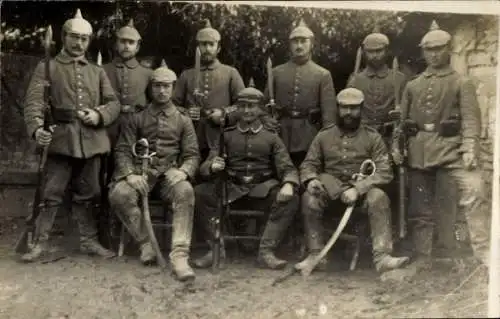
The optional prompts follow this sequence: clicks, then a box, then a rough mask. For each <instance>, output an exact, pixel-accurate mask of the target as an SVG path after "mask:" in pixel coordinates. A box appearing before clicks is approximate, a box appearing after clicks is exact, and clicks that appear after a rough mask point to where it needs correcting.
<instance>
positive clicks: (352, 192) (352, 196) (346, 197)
mask: <svg viewBox="0 0 500 319" xmlns="http://www.w3.org/2000/svg"><path fill="white" fill-rule="evenodd" d="M358 197H359V193H358V191H357V190H356V188H354V187H351V188H349V189H348V190H346V191H344V192H343V193H342V194H341V195H340V200H341V201H342V203H344V204H346V205H352V204H354V203H355V202H356V201H357V200H358Z"/></svg>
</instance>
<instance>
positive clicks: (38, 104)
mask: <svg viewBox="0 0 500 319" xmlns="http://www.w3.org/2000/svg"><path fill="white" fill-rule="evenodd" d="M50 72H51V78H52V83H51V101H52V117H53V120H54V122H55V124H57V127H56V128H55V131H54V133H53V136H52V142H51V144H50V146H49V156H48V159H47V164H46V170H47V184H46V185H47V186H46V188H45V190H44V193H43V198H44V200H45V202H46V205H47V212H46V214H42V215H40V217H39V221H38V223H39V225H38V232H39V234H40V241H41V242H45V241H46V240H47V239H48V232H49V231H50V229H51V227H52V223H53V217H52V216H55V214H56V213H57V210H58V207H59V206H61V205H62V204H63V197H64V193H65V191H66V188H67V186H68V184H69V183H71V184H72V192H73V193H72V196H73V206H72V209H73V213H74V214H75V216H76V217H77V219H78V225H79V230H80V236H81V242H82V243H86V242H87V243H92V245H93V244H94V243H95V238H96V235H97V231H96V228H95V225H93V218H92V217H91V216H90V215H91V214H90V213H91V210H90V204H91V201H92V200H94V199H95V198H96V197H97V196H98V195H99V170H100V156H101V155H103V154H106V153H108V152H109V151H110V141H109V138H108V136H107V133H106V127H107V126H109V125H111V124H112V123H113V122H114V121H115V119H116V118H117V117H118V114H119V112H120V106H119V103H118V100H117V98H116V96H115V94H114V92H113V88H112V87H111V84H110V82H109V79H108V77H107V75H106V72H105V71H104V70H103V69H102V68H101V67H99V66H96V65H93V64H91V63H89V62H88V61H87V60H86V59H85V58H84V57H80V58H77V59H75V58H72V57H70V56H69V55H67V54H66V53H64V51H63V52H61V53H59V54H58V55H57V56H56V57H55V59H52V60H51V61H50ZM44 81H45V70H44V64H43V63H40V64H39V65H38V66H37V67H36V69H35V72H34V74H33V76H32V78H31V82H30V84H29V87H28V90H27V93H26V99H25V110H24V117H25V121H26V126H27V129H28V136H31V137H34V134H35V132H36V130H37V129H38V128H40V127H42V126H43V119H44V113H43V108H44V104H45V102H44V97H43V95H44V85H43V83H44ZM86 108H90V109H93V110H95V111H97V112H98V113H99V115H100V124H99V125H98V126H96V127H95V126H87V125H85V124H84V123H83V122H82V121H81V120H80V119H79V118H78V117H77V111H79V110H83V109H86Z"/></svg>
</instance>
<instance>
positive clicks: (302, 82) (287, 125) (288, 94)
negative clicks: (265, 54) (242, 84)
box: [265, 60, 336, 153]
mask: <svg viewBox="0 0 500 319" xmlns="http://www.w3.org/2000/svg"><path fill="white" fill-rule="evenodd" d="M273 77H274V78H273V80H274V83H273V86H274V94H275V97H274V99H275V103H276V105H277V107H278V108H281V109H283V112H281V113H292V112H298V113H301V115H299V116H298V117H300V118H290V116H281V120H280V125H281V138H282V139H283V142H284V143H285V146H286V148H287V149H288V151H289V152H290V153H295V152H307V149H308V147H309V145H310V144H311V141H312V140H313V138H314V136H315V135H316V134H317V132H318V127H321V126H323V127H325V126H328V125H330V124H333V123H334V122H335V118H336V99H335V88H334V86H333V80H332V76H331V74H330V72H329V71H328V70H327V69H325V68H323V67H321V66H319V65H317V64H316V63H314V62H313V61H311V60H308V61H307V62H306V63H304V64H296V63H294V62H293V61H289V62H287V63H285V64H282V65H278V66H277V67H275V68H274V69H273ZM265 95H266V97H267V98H269V91H268V90H267V89H266V91H265ZM310 111H319V112H320V114H321V121H320V123H318V124H317V125H314V124H313V123H311V122H310V120H309V118H308V113H309V112H310Z"/></svg>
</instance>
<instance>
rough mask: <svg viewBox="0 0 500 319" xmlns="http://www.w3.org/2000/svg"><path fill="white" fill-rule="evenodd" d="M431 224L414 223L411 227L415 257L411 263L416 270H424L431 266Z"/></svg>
mask: <svg viewBox="0 0 500 319" xmlns="http://www.w3.org/2000/svg"><path fill="white" fill-rule="evenodd" d="M432 240H433V227H432V225H416V226H414V227H413V229H412V241H413V246H414V249H415V257H414V261H413V263H412V266H413V267H416V269H417V271H426V270H429V269H431V268H432V258H431V254H432Z"/></svg>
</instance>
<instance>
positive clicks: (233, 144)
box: [195, 120, 299, 252]
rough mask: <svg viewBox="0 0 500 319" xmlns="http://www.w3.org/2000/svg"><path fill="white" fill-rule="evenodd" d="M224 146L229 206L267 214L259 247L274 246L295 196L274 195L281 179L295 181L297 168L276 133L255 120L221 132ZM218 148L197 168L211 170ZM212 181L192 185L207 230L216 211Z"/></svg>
mask: <svg viewBox="0 0 500 319" xmlns="http://www.w3.org/2000/svg"><path fill="white" fill-rule="evenodd" d="M224 138H225V148H226V154H227V158H226V173H227V176H228V185H227V189H228V194H227V200H228V202H229V203H230V204H231V205H233V206H238V207H244V208H245V209H248V208H255V209H260V210H263V211H265V212H266V213H268V214H269V220H268V222H267V225H266V228H265V230H264V233H263V235H262V239H261V244H260V250H261V252H262V251H264V250H270V249H274V248H275V247H276V246H277V245H278V243H279V242H280V241H281V239H282V237H283V235H284V233H285V231H286V229H287V228H288V226H289V225H290V223H291V221H292V219H293V216H294V212H295V209H296V207H297V205H298V196H297V195H294V197H293V198H292V199H291V200H290V201H287V202H283V203H279V202H277V201H276V196H277V194H278V191H279V189H280V186H281V185H283V184H284V183H291V184H293V185H295V186H298V184H299V178H298V174H297V171H296V169H295V167H294V165H293V163H292V162H291V160H290V156H289V154H288V152H287V150H286V148H285V146H284V144H283V142H282V141H281V139H280V138H279V136H278V135H277V134H276V133H274V132H272V131H269V130H267V129H266V128H264V127H263V125H262V123H261V122H260V121H259V120H257V121H256V122H254V123H253V124H252V125H251V126H250V127H244V124H243V123H241V122H240V123H238V124H237V125H236V127H233V128H231V129H229V130H227V131H226V132H225V133H224ZM217 155H218V150H217V149H214V150H212V151H211V153H210V156H209V158H208V159H207V160H206V161H205V162H204V163H203V164H202V166H201V168H200V172H201V174H203V175H206V176H209V175H210V174H211V170H210V167H211V165H212V159H213V158H214V157H215V156H217ZM215 187H216V186H215V184H214V183H213V182H209V183H204V184H200V185H198V186H197V187H196V188H195V193H196V212H197V216H198V217H199V219H200V224H201V225H202V227H204V228H205V229H206V230H207V233H211V231H210V230H209V227H208V226H209V221H210V219H211V218H212V217H214V216H216V214H217V211H216V209H217V198H216V197H215V196H214V194H215Z"/></svg>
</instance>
